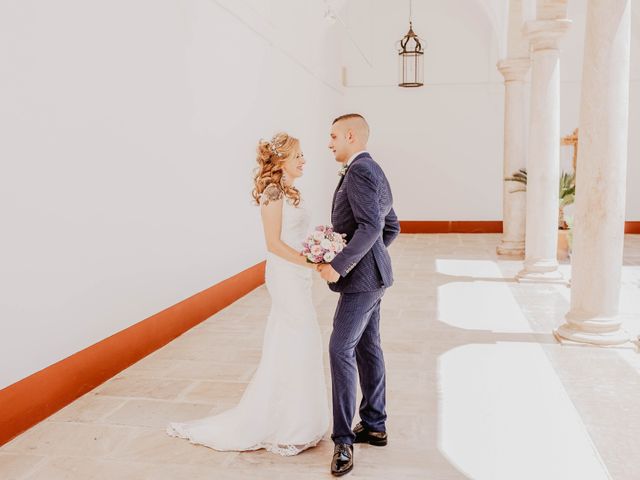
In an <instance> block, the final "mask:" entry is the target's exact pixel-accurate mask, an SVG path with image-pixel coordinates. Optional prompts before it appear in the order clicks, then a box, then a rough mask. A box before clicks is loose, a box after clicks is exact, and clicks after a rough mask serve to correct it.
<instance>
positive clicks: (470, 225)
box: [400, 220, 502, 233]
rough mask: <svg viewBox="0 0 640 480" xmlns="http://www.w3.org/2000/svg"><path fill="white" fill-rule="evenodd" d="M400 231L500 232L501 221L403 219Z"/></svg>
mask: <svg viewBox="0 0 640 480" xmlns="http://www.w3.org/2000/svg"><path fill="white" fill-rule="evenodd" d="M400 230H401V231H402V233H502V221H499V220H498V221H492V220H488V221H462V220H454V221H448V220H444V221H440V220H435V221H430V220H404V221H401V222H400Z"/></svg>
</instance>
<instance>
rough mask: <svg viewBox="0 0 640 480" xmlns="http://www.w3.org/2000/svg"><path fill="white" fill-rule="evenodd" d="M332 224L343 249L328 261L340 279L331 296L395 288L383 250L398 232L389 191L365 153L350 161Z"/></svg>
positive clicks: (336, 195) (336, 198)
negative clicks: (343, 236)
mask: <svg viewBox="0 0 640 480" xmlns="http://www.w3.org/2000/svg"><path fill="white" fill-rule="evenodd" d="M331 223H332V224H333V228H334V230H335V231H336V232H339V233H346V234H347V246H346V247H345V248H344V250H342V252H340V253H339V254H338V255H336V257H335V258H334V259H333V261H332V262H331V266H332V267H333V268H334V270H336V271H337V272H338V273H339V274H340V279H339V280H338V281H337V282H336V283H330V284H329V288H330V289H331V290H333V291H335V292H343V293H356V292H370V291H373V290H378V289H380V288H383V287H385V288H386V287H390V286H391V285H392V284H393V271H392V269H391V257H389V252H387V247H388V246H389V245H391V242H393V240H394V239H395V238H396V237H397V236H398V234H399V233H400V223H399V222H398V217H397V216H396V214H395V212H394V211H393V197H392V195H391V187H390V186H389V182H388V181H387V177H386V176H385V174H384V172H383V171H382V168H380V165H378V164H377V163H376V162H375V161H374V160H373V159H372V158H371V156H370V155H369V153H367V152H363V153H361V154H360V155H358V156H357V157H356V158H354V159H353V160H352V162H351V164H350V165H349V168H348V169H347V172H346V174H345V175H344V176H343V177H342V178H341V179H340V182H339V183H338V187H337V188H336V191H335V193H334V195H333V206H332V210H331Z"/></svg>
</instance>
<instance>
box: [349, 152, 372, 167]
mask: <svg viewBox="0 0 640 480" xmlns="http://www.w3.org/2000/svg"><path fill="white" fill-rule="evenodd" d="M362 153H367V151H366V150H360V151H359V152H356V153H354V154H353V155H351V158H349V160H347V163H345V165H346V166H347V167H348V166H349V165H351V162H353V159H354V158H356V157H357V156H358V155H360V154H362Z"/></svg>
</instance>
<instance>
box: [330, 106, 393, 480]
mask: <svg viewBox="0 0 640 480" xmlns="http://www.w3.org/2000/svg"><path fill="white" fill-rule="evenodd" d="M368 139H369V125H368V124H367V122H366V120H365V119H364V117H362V115H358V114H356V113H351V114H348V115H342V116H341V117H338V118H336V119H335V120H334V121H333V125H332V127H331V139H330V141H329V149H330V150H331V151H332V152H333V154H334V156H335V159H336V161H337V162H339V163H341V164H342V169H341V170H340V175H341V178H340V181H339V183H338V187H337V188H336V191H335V194H334V196H333V206H332V211H331V223H332V224H333V228H334V230H335V231H336V232H339V233H346V234H347V242H348V243H347V246H346V247H345V248H344V250H342V252H340V253H339V254H338V255H336V257H335V258H334V259H333V261H332V262H331V263H330V264H327V265H322V266H321V267H320V268H321V270H320V271H321V275H322V278H323V279H324V280H326V281H327V282H329V288H330V289H331V290H333V291H335V292H340V299H339V300H338V306H337V308H336V313H335V316H334V318H333V332H332V334H331V340H330V342H329V355H330V360H331V383H332V395H333V433H332V435H331V438H332V439H333V441H334V443H335V448H334V454H333V459H332V462H331V473H332V474H333V475H335V476H340V475H344V474H345V473H348V472H350V471H351V470H352V469H353V444H354V443H369V444H371V445H376V446H383V445H386V444H387V434H386V428H385V420H386V418H387V414H386V411H385V367H384V357H383V355H382V347H381V345H380V302H381V300H382V296H383V295H384V292H385V289H386V288H387V287H389V286H391V284H392V283H393V275H392V272H391V258H390V257H389V253H388V252H387V247H388V246H389V245H390V244H391V242H392V241H393V240H394V239H395V238H396V237H397V236H398V234H399V233H400V225H399V223H398V218H397V217H396V214H395V212H394V211H393V208H392V202H393V198H392V196H391V188H390V186H389V182H388V181H387V178H386V177H385V175H384V172H383V171H382V169H381V168H380V166H379V165H378V164H377V163H376V162H375V161H374V160H373V159H372V158H371V155H369V153H368V152H367V141H368ZM358 376H359V377H360V388H361V390H362V401H361V402H360V409H359V410H360V419H361V422H360V423H358V425H356V427H355V428H354V429H353V430H351V424H352V421H353V417H354V415H355V410H356V388H357V386H356V381H357V380H358V379H357V377H358Z"/></svg>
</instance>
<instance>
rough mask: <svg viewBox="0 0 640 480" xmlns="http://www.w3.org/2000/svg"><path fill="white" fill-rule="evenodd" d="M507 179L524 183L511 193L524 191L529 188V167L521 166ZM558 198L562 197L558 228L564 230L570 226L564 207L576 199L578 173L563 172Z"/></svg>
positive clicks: (506, 179)
mask: <svg viewBox="0 0 640 480" xmlns="http://www.w3.org/2000/svg"><path fill="white" fill-rule="evenodd" d="M505 181H507V182H518V183H521V184H522V187H521V188H516V189H515V190H511V193H514V192H524V191H526V190H527V169H526V168H520V169H518V171H516V172H514V173H513V174H512V175H511V176H510V177H505ZM558 198H559V199H560V204H559V209H558V228H560V229H562V230H567V229H569V228H570V226H569V225H568V224H567V222H566V221H565V219H564V207H566V206H567V205H571V204H572V203H573V202H574V201H575V199H576V174H575V172H574V173H568V172H562V175H560V185H559V192H558Z"/></svg>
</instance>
